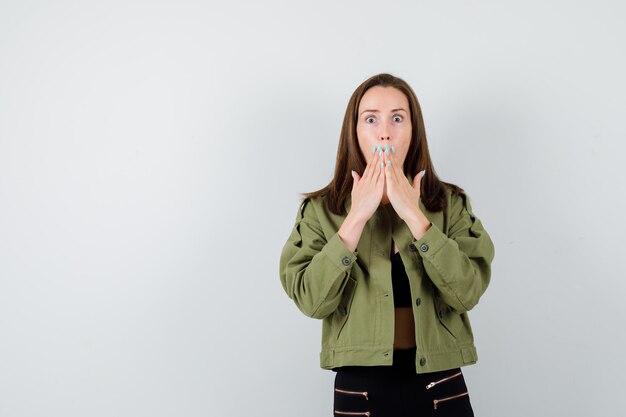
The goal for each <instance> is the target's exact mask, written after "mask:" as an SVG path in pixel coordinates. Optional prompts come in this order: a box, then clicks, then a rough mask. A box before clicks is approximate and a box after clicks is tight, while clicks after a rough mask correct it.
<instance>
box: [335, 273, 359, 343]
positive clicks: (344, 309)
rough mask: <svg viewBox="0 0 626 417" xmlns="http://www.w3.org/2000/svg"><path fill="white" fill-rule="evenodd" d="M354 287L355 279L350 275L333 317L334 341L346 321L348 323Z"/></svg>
mask: <svg viewBox="0 0 626 417" xmlns="http://www.w3.org/2000/svg"><path fill="white" fill-rule="evenodd" d="M356 285H357V281H356V279H355V278H353V277H352V276H351V275H350V276H349V277H348V282H347V283H346V286H345V288H344V290H343V294H342V296H341V301H340V302H339V306H338V307H337V310H336V311H335V313H334V315H333V333H334V335H335V339H339V335H340V334H341V330H343V327H344V326H345V324H346V321H348V316H349V315H350V308H351V306H352V299H353V298H354V292H355V291H356Z"/></svg>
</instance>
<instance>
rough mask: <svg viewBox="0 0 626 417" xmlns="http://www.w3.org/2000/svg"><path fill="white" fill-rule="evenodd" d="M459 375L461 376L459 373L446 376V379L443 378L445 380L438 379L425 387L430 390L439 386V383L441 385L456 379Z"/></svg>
mask: <svg viewBox="0 0 626 417" xmlns="http://www.w3.org/2000/svg"><path fill="white" fill-rule="evenodd" d="M459 375H461V372H457V373H456V374H454V375H450V376H447V377H445V378H443V379H440V380H439V381H435V382H431V383H430V384H428V385H426V389H431V388H432V387H434V386H435V385H437V384H440V383H442V382H445V381H447V380H448V379H452V378H456V377H457V376H459Z"/></svg>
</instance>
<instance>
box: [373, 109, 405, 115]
mask: <svg viewBox="0 0 626 417" xmlns="http://www.w3.org/2000/svg"><path fill="white" fill-rule="evenodd" d="M400 110H402V111H403V112H405V113H408V112H407V111H406V110H404V109H403V108H399V109H392V110H391V112H392V113H393V112H394V111H400ZM367 112H370V113H380V110H363V111H362V112H361V114H363V113H367Z"/></svg>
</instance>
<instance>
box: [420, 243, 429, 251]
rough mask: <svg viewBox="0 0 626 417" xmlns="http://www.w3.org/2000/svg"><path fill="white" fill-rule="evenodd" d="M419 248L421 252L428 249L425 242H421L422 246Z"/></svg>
mask: <svg viewBox="0 0 626 417" xmlns="http://www.w3.org/2000/svg"><path fill="white" fill-rule="evenodd" d="M420 250H421V251H422V252H426V251H428V245H427V244H425V243H422V246H420Z"/></svg>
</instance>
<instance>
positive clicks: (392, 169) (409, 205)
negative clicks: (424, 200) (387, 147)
mask: <svg viewBox="0 0 626 417" xmlns="http://www.w3.org/2000/svg"><path fill="white" fill-rule="evenodd" d="M383 155H384V160H383V163H384V164H385V183H386V184H387V198H389V202H390V203H391V205H392V206H393V208H394V210H395V211H396V213H398V217H400V218H401V219H402V220H404V221H405V222H408V221H409V220H414V219H416V218H420V219H425V218H426V216H424V214H423V213H422V211H421V210H420V207H419V201H420V196H421V191H420V190H421V189H420V184H421V182H422V178H424V175H425V174H426V172H425V171H420V172H419V173H418V174H417V175H416V176H415V178H413V184H411V183H410V182H409V180H408V179H407V178H406V176H405V175H404V172H403V171H402V167H401V166H400V162H398V160H397V159H396V154H395V153H388V152H383ZM388 162H391V164H389V163H388Z"/></svg>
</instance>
